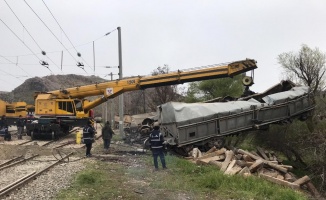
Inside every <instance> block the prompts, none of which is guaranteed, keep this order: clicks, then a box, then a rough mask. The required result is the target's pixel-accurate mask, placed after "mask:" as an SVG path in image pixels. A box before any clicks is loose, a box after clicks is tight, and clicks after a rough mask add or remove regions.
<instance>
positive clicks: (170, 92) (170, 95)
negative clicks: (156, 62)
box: [146, 65, 181, 111]
mask: <svg viewBox="0 0 326 200" xmlns="http://www.w3.org/2000/svg"><path fill="white" fill-rule="evenodd" d="M166 73H169V66H168V65H164V66H163V67H158V68H157V69H156V70H154V71H153V72H152V75H158V74H166ZM177 91H178V87H177V85H172V86H161V87H155V88H150V89H147V90H146V101H147V102H146V103H147V104H148V106H149V108H150V110H151V111H156V107H157V106H158V105H160V104H163V103H166V102H169V101H180V99H181V95H179V94H178V93H177Z"/></svg>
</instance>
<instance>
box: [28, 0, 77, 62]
mask: <svg viewBox="0 0 326 200" xmlns="http://www.w3.org/2000/svg"><path fill="white" fill-rule="evenodd" d="M24 2H25V3H26V5H27V6H28V7H29V8H30V9H31V10H32V11H33V13H34V14H35V15H36V16H37V17H38V19H39V20H40V21H41V22H42V23H43V25H44V26H45V27H46V28H47V29H48V30H49V31H50V33H52V35H53V36H54V37H55V38H56V39H57V40H58V42H59V43H60V44H61V45H62V46H63V47H64V48H65V49H66V51H67V52H68V53H69V55H70V56H71V57H72V58H73V59H74V60H75V61H76V62H78V61H77V59H76V58H75V57H74V56H73V55H72V54H71V53H70V51H69V50H68V49H67V47H66V46H65V45H64V44H63V43H62V42H61V41H60V40H59V38H58V37H57V36H56V35H55V34H54V33H53V32H52V30H51V29H50V28H49V27H48V26H47V25H46V23H45V22H44V21H43V20H42V19H41V18H40V16H39V15H38V14H37V13H36V12H35V11H34V10H33V8H32V7H31V6H30V5H29V4H28V3H27V2H26V0H24Z"/></svg>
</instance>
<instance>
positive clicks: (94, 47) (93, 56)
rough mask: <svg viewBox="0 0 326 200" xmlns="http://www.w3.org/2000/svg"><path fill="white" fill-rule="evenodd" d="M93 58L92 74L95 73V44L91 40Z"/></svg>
mask: <svg viewBox="0 0 326 200" xmlns="http://www.w3.org/2000/svg"><path fill="white" fill-rule="evenodd" d="M93 59H94V75H95V44H94V41H93Z"/></svg>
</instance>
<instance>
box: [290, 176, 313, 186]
mask: <svg viewBox="0 0 326 200" xmlns="http://www.w3.org/2000/svg"><path fill="white" fill-rule="evenodd" d="M308 181H310V178H309V176H303V177H301V178H299V179H297V180H296V181H294V182H293V183H295V184H298V185H303V184H305V183H307V182H308Z"/></svg>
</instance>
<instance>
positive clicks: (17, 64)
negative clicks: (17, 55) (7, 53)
mask: <svg viewBox="0 0 326 200" xmlns="http://www.w3.org/2000/svg"><path fill="white" fill-rule="evenodd" d="M0 57H2V58H4V59H5V60H7V61H8V62H10V63H12V64H14V65H17V67H19V68H20V69H21V70H23V71H24V72H25V73H26V74H27V75H28V76H31V75H30V74H29V73H28V72H27V71H25V70H24V69H23V68H21V67H20V66H19V65H18V64H17V63H14V62H12V61H11V60H9V59H7V58H6V57H4V56H2V55H0Z"/></svg>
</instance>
